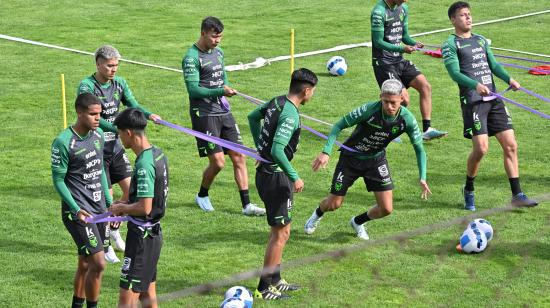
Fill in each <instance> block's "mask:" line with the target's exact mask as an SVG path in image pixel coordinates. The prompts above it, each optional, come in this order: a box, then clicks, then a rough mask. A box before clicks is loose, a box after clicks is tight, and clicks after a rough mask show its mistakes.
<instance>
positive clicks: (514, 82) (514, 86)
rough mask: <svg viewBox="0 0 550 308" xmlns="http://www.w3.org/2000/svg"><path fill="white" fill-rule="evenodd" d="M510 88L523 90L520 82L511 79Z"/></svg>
mask: <svg viewBox="0 0 550 308" xmlns="http://www.w3.org/2000/svg"><path fill="white" fill-rule="evenodd" d="M510 87H512V90H514V91H517V90H519V88H521V85H520V84H519V82H517V81H515V80H514V79H511V78H510Z"/></svg>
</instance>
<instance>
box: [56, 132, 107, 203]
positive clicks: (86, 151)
mask: <svg viewBox="0 0 550 308" xmlns="http://www.w3.org/2000/svg"><path fill="white" fill-rule="evenodd" d="M103 146H104V139H103V132H102V130H101V129H99V128H98V129H97V130H93V131H90V132H89V133H88V135H87V136H84V137H81V136H79V135H78V134H77V133H76V132H75V131H74V130H73V129H72V127H69V128H67V129H65V130H63V131H62V132H61V133H60V134H59V135H58V136H57V138H55V139H54V141H53V144H52V153H51V168H52V175H53V179H54V185H55V186H56V189H57V191H58V192H59V193H60V195H61V196H62V199H63V201H62V207H63V210H64V211H71V212H72V213H73V214H76V212H77V211H78V209H79V208H80V209H83V210H85V211H86V212H88V213H90V214H101V213H104V212H105V210H106V202H105V200H106V199H105V198H106V195H105V191H108V188H107V187H105V185H106V184H107V181H106V179H105V180H104V177H105V174H104V173H103ZM56 178H59V179H62V183H55V181H56ZM63 184H64V185H65V186H66V187H63ZM59 185H60V186H59ZM65 188H68V191H69V193H70V194H64V192H63V190H64V189H65ZM108 198H109V200H110V196H109V197H108ZM75 203H76V204H75ZM109 203H110V202H109Z"/></svg>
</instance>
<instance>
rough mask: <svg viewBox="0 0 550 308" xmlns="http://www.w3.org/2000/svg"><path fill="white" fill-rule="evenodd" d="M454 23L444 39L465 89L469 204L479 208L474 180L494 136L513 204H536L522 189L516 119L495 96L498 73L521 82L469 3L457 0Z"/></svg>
mask: <svg viewBox="0 0 550 308" xmlns="http://www.w3.org/2000/svg"><path fill="white" fill-rule="evenodd" d="M448 15H449V19H450V20H451V23H452V24H453V26H454V28H455V33H454V34H452V35H450V36H449V38H448V39H447V41H445V43H444V44H443V48H442V53H443V59H444V62H445V67H446V68H447V71H448V72H449V75H450V76H451V78H452V79H453V80H454V81H455V82H456V83H457V84H458V88H459V90H460V107H461V109H462V119H463V121H464V137H465V138H468V139H472V151H471V152H470V155H469V156H468V161H467V164H466V184H465V185H464V187H463V189H462V193H463V195H464V209H466V210H470V211H475V209H476V207H475V200H474V180H475V178H476V176H477V172H478V170H479V166H480V164H481V160H482V159H483V156H485V154H486V153H487V151H488V150H489V136H495V138H496V139H497V140H498V142H499V143H500V146H501V147H502V151H503V154H504V169H505V170H506V174H507V175H508V180H509V182H510V187H511V190H512V201H511V203H512V204H513V205H516V206H527V207H532V206H536V205H537V204H538V203H537V202H536V201H534V200H531V199H529V198H528V197H527V196H526V195H525V194H524V193H523V191H522V190H521V186H520V182H519V167H518V154H517V150H518V145H517V143H516V137H515V135H514V130H513V127H512V118H511V116H510V114H509V113H508V110H507V109H506V107H505V106H504V103H503V102H502V101H501V100H499V99H497V98H496V97H495V96H492V95H491V92H493V93H495V92H496V91H497V90H496V87H495V83H494V80H493V74H494V75H495V76H497V77H498V78H500V79H502V80H504V82H506V83H507V84H509V85H510V87H511V88H512V89H514V90H517V89H519V88H520V84H519V83H518V82H517V81H515V80H514V79H512V78H511V77H510V75H508V73H507V72H506V70H504V68H503V67H502V66H501V65H500V64H499V63H498V62H497V61H496V59H495V57H494V55H493V52H492V51H491V48H490V47H489V44H488V43H487V40H486V39H485V38H484V37H483V36H481V35H478V34H475V33H472V22H473V21H472V15H471V13H470V5H469V4H468V3H466V2H462V1H459V2H455V3H453V4H452V5H451V6H450V7H449V10H448Z"/></svg>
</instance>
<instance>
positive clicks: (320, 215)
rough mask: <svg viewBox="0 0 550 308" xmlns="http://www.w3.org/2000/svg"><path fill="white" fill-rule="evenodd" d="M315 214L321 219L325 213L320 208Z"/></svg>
mask: <svg viewBox="0 0 550 308" xmlns="http://www.w3.org/2000/svg"><path fill="white" fill-rule="evenodd" d="M315 214H317V217H319V218H321V217H323V214H325V213H323V211H321V207H318V208H317V209H315Z"/></svg>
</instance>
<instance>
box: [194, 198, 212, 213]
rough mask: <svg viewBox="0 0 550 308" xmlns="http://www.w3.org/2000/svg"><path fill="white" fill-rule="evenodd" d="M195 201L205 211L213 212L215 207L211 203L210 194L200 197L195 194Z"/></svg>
mask: <svg viewBox="0 0 550 308" xmlns="http://www.w3.org/2000/svg"><path fill="white" fill-rule="evenodd" d="M195 202H196V203H197V205H198V206H199V207H200V208H201V209H202V210H203V211H205V212H212V211H214V207H213V206H212V203H210V198H208V196H206V197H199V196H198V195H197V196H195Z"/></svg>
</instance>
